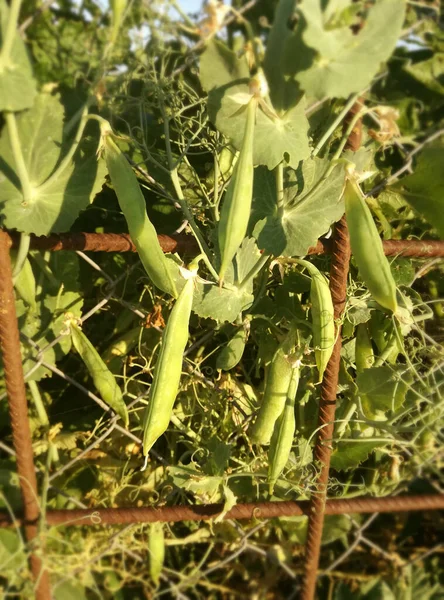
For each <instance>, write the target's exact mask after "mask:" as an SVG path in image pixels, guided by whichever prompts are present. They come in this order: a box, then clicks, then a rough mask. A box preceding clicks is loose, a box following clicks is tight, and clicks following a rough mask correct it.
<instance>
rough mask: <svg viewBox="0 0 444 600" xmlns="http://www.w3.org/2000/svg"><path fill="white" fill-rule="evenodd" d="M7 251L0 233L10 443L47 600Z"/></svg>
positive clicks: (0, 322)
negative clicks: (38, 548)
mask: <svg viewBox="0 0 444 600" xmlns="http://www.w3.org/2000/svg"><path fill="white" fill-rule="evenodd" d="M9 248H10V239H9V237H8V236H7V235H6V234H5V233H4V232H3V231H0V274H1V277H0V347H1V351H2V360H3V366H4V369H5V383H6V391H7V394H8V400H9V414H10V418H11V429H12V439H13V443H14V448H15V451H16V454H17V472H18V475H19V479H20V489H21V493H22V498H23V514H24V516H25V519H26V522H27V524H26V525H25V535H26V539H27V540H28V542H29V543H30V545H31V554H30V563H31V571H32V574H33V576H34V579H35V582H36V598H37V599H38V600H50V598H51V592H50V584H49V575H48V572H47V571H46V570H44V568H43V564H42V561H41V560H40V558H39V556H38V555H37V553H36V552H35V549H34V548H33V544H32V542H33V541H34V540H35V539H36V538H37V536H38V527H37V521H38V516H39V511H40V509H39V504H38V493H37V478H36V474H35V470H34V461H33V451H32V438H31V429H30V427H29V420H28V403H27V400H26V390H25V381H24V379H23V368H22V356H21V352H20V338H19V330H18V324H17V315H16V311H15V298H14V288H13V283H12V269H11V261H10V257H9Z"/></svg>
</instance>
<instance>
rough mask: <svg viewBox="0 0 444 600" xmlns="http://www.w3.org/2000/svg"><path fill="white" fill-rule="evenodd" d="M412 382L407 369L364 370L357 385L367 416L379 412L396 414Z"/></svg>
mask: <svg viewBox="0 0 444 600" xmlns="http://www.w3.org/2000/svg"><path fill="white" fill-rule="evenodd" d="M401 377H402V379H401ZM410 381H411V376H410V374H409V373H408V372H405V368H399V369H398V370H395V369H392V368H390V367H372V368H371V369H364V371H362V373H359V374H358V376H357V378H356V384H357V386H358V390H359V394H360V396H361V399H362V403H363V408H364V410H365V412H366V414H368V415H369V416H371V415H373V414H376V412H377V411H384V412H385V411H392V412H395V411H396V410H397V409H398V408H400V407H401V406H402V405H403V404H404V401H405V396H406V393H407V391H408V389H409V382H410Z"/></svg>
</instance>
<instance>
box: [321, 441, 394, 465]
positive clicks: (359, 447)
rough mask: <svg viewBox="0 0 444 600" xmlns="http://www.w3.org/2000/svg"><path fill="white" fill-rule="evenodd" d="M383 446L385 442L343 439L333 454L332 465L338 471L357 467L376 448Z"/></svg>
mask: <svg viewBox="0 0 444 600" xmlns="http://www.w3.org/2000/svg"><path fill="white" fill-rule="evenodd" d="M382 446H385V442H372V441H359V442H350V441H342V440H341V441H340V442H339V443H338V445H337V447H336V448H335V450H334V451H333V453H332V455H331V462H330V466H331V468H332V469H336V471H348V470H349V469H356V467H359V465H360V464H361V463H362V462H364V460H366V459H367V458H368V457H369V455H370V454H371V452H372V451H373V450H374V449H375V448H381V447H382Z"/></svg>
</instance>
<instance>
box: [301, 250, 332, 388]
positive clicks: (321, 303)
mask: <svg viewBox="0 0 444 600" xmlns="http://www.w3.org/2000/svg"><path fill="white" fill-rule="evenodd" d="M295 260H296V259H295ZM297 262H298V263H300V264H301V265H303V266H304V267H305V268H306V269H307V271H308V272H309V273H310V277H311V286H310V300H311V318H312V322H313V344H314V347H315V358H316V366H317V367H318V373H319V381H322V378H323V376H324V371H325V369H326V368H327V365H328V361H329V360H330V357H331V355H332V353H333V347H334V345H335V321H334V310H333V300H332V298H331V293H330V288H329V285H328V280H327V278H326V277H325V276H324V275H323V274H322V273H321V272H320V271H319V270H318V269H317V268H316V267H315V266H314V265H312V264H311V263H310V262H308V261H306V260H302V259H301V260H299V259H298V260H297Z"/></svg>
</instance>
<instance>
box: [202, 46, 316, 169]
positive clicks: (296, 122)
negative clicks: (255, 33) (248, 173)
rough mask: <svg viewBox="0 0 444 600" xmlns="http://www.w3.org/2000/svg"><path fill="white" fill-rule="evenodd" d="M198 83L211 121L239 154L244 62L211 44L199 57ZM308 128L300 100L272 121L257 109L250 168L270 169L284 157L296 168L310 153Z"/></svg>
mask: <svg viewBox="0 0 444 600" xmlns="http://www.w3.org/2000/svg"><path fill="white" fill-rule="evenodd" d="M200 80H201V83H202V85H203V87H204V88H205V89H206V90H207V91H208V92H209V94H208V112H209V116H210V119H211V121H212V122H213V123H214V125H215V126H216V127H217V129H219V131H221V132H222V133H223V134H224V135H226V136H227V137H228V138H229V139H230V141H231V143H232V144H233V146H235V148H236V149H238V150H239V149H240V147H241V145H242V140H243V135H244V131H245V118H246V115H245V110H244V108H245V99H248V97H249V87H248V81H249V71H248V66H247V63H246V60H245V58H244V59H239V58H237V56H236V54H235V53H234V52H232V51H231V50H229V49H228V48H226V46H224V44H221V43H220V42H213V43H211V44H209V46H208V48H207V50H206V51H205V52H204V53H203V55H202V57H201V65H200ZM308 127H309V124H308V120H307V117H306V116H305V101H304V99H301V100H300V101H299V102H298V104H297V105H296V106H293V108H291V109H290V110H288V111H287V112H285V113H284V114H283V115H281V116H279V117H277V116H276V118H273V117H272V116H270V115H269V114H266V113H265V112H264V111H263V110H262V109H261V108H258V111H257V115H256V124H255V128H254V150H253V161H254V164H255V165H266V166H267V167H268V168H269V169H273V168H274V167H275V166H276V165H278V164H279V163H280V162H281V161H282V160H283V158H285V157H286V158H287V161H288V163H289V164H290V165H291V166H293V167H294V168H296V167H297V165H298V163H299V161H301V160H303V159H304V158H307V156H308V155H309V152H310V148H309V145H308V136H307V132H308Z"/></svg>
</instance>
